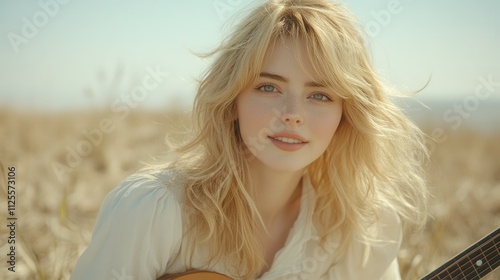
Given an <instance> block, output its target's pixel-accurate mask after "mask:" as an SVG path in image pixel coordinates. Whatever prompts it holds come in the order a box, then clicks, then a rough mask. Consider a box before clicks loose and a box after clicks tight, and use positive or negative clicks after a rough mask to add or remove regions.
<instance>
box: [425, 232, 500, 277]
mask: <svg viewBox="0 0 500 280" xmlns="http://www.w3.org/2000/svg"><path fill="white" fill-rule="evenodd" d="M499 265H500V228H498V229H496V230H495V231H493V232H492V233H490V234H488V235H487V236H486V237H484V238H483V239H481V240H479V241H478V242H477V243H475V244H474V245H472V246H470V247H469V248H467V249H466V250H464V251H463V252H461V253H460V254H458V255H457V256H455V257H454V258H453V259H451V260H449V261H448V262H446V263H445V264H443V265H442V266H440V267H439V268H438V269H436V270H435V271H433V272H432V273H430V274H428V275H426V276H425V277H424V278H422V280H438V279H450V280H451V279H466V280H472V279H481V278H482V277H484V276H486V275H487V274H488V273H490V272H492V271H493V270H495V268H497V267H498V266H499Z"/></svg>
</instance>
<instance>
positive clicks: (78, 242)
mask: <svg viewBox="0 0 500 280" xmlns="http://www.w3.org/2000/svg"><path fill="white" fill-rule="evenodd" d="M120 118H121V119H120ZM103 120H105V121H103ZM106 120H107V121H106ZM182 120H183V115H182V114H181V113H169V114H168V116H167V115H166V114H158V113H151V112H140V111H133V112H131V113H130V114H129V115H122V116H116V115H113V113H111V112H108V111H105V110H103V111H93V112H85V111H82V112H76V111H75V112H67V113H63V114H47V113H37V112H30V113H27V112H16V111H9V110H1V111H0V133H1V134H0V135H1V137H0V168H1V170H2V173H1V175H0V180H1V182H0V186H1V193H2V195H1V198H0V207H1V208H2V209H1V211H0V218H1V221H2V224H7V214H8V213H7V211H6V210H7V201H6V199H7V198H6V197H7V186H6V183H7V178H6V177H7V168H8V167H15V169H16V171H15V177H16V208H15V217H17V220H16V236H15V238H16V239H15V240H16V267H15V269H16V272H15V273H13V272H10V271H8V270H7V267H8V263H7V262H6V260H7V259H6V255H7V254H9V252H10V249H9V244H7V242H6V241H7V240H8V236H9V229H8V228H7V227H6V226H5V225H2V226H1V227H0V240H1V241H0V244H1V248H0V255H1V256H2V257H1V258H0V259H1V260H2V262H1V263H2V264H1V270H0V279H68V278H69V275H70V273H71V270H72V268H73V266H74V264H75V262H76V260H77V258H78V256H79V255H80V254H81V253H82V251H83V250H84V249H85V247H86V244H87V243H88V241H89V239H90V237H91V231H92V228H93V226H94V222H95V218H96V215H97V213H98V210H99V206H100V204H101V202H102V200H103V198H104V197H105V195H106V194H107V193H108V192H109V191H110V190H111V189H113V188H114V187H116V185H117V184H118V183H119V182H120V181H121V180H122V179H123V178H125V177H126V176H127V175H129V174H131V173H133V172H135V171H136V170H137V169H139V168H140V167H141V166H142V163H141V162H153V161H154V160H157V159H155V157H156V156H157V155H161V154H162V153H163V152H164V144H163V142H164V138H165V135H166V132H167V131H169V130H170V129H171V126H178V125H179V124H181V123H182ZM432 129H433V126H432V125H427V126H426V128H425V130H426V131H431V130H432ZM99 135H101V136H99ZM446 135H447V140H446V141H445V142H443V143H436V144H434V145H433V148H434V150H433V152H432V158H431V163H430V164H429V166H427V170H428V181H429V187H430V189H431V193H432V194H433V198H432V200H431V202H430V209H429V210H430V214H431V216H432V218H431V219H429V222H428V224H427V226H426V227H425V229H423V230H422V231H420V232H415V231H414V230H412V229H410V228H407V229H406V230H405V241H404V244H403V247H402V249H401V251H400V255H399V261H400V268H401V273H402V275H403V278H404V279H419V277H422V276H424V275H425V274H426V273H428V272H430V271H431V270H433V269H434V268H436V267H438V266H439V265H440V264H442V263H444V262H445V261H446V260H448V259H450V258H451V257H453V256H454V255H455V254H457V253H459V252H460V251H461V250H463V249H465V248H466V247H468V246H469V245H470V244H472V243H474V242H475V241H477V240H479V239H480V238H481V237H483V236H484V235H486V234H488V233H489V232H491V231H492V230H494V229H495V228H496V227H498V226H499V225H500V134H499V133H496V134H495V133H490V134H483V135H479V134H477V133H474V132H472V131H463V130H456V131H447V132H446ZM486 279H490V280H491V279H500V269H498V270H497V271H495V272H493V273H492V274H490V275H489V276H488V277H487V278H486Z"/></svg>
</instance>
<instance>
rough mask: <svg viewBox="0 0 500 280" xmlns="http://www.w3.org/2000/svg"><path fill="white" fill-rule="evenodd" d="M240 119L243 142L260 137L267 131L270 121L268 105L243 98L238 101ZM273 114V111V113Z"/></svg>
mask: <svg viewBox="0 0 500 280" xmlns="http://www.w3.org/2000/svg"><path fill="white" fill-rule="evenodd" d="M237 106H238V119H239V124H240V132H241V136H242V137H243V140H245V141H246V140H248V138H249V137H258V135H259V134H262V131H263V130H266V128H267V126H268V124H269V119H270V118H271V117H272V116H269V111H270V110H268V109H267V106H266V104H263V103H262V102H258V101H256V100H252V99H251V98H241V99H239V100H238V103H237ZM271 112H272V111H271Z"/></svg>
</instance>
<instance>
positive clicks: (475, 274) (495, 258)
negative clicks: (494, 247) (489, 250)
mask: <svg viewBox="0 0 500 280" xmlns="http://www.w3.org/2000/svg"><path fill="white" fill-rule="evenodd" d="M493 253H494V251H493ZM493 260H494V261H495V262H494V263H493V264H492V265H490V266H489V268H488V269H489V271H488V273H490V272H492V271H494V270H495V269H496V268H493V267H495V265H497V266H498V264H500V255H496V256H495V257H494V259H493ZM488 273H487V274H488ZM472 274H474V275H472ZM471 275H472V276H477V277H478V278H477V279H481V277H482V276H480V274H479V273H478V272H477V270H474V271H471V272H470V273H469V274H467V275H465V277H467V279H469V278H468V277H469V276H471ZM485 275H486V274H485ZM485 275H483V276H485ZM472 279H476V278H471V280H472Z"/></svg>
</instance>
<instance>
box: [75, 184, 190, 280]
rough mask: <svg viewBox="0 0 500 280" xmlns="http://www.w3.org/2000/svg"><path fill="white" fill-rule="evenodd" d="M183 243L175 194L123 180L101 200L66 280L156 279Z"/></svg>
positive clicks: (164, 270)
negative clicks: (89, 233) (91, 228)
mask: <svg viewBox="0 0 500 280" xmlns="http://www.w3.org/2000/svg"><path fill="white" fill-rule="evenodd" d="M181 240H182V215H181V210H180V206H179V203H178V200H177V199H176V196H175V193H173V191H171V190H169V189H167V187H166V186H165V185H164V184H162V183H160V182H158V181H152V180H151V179H149V178H148V179H145V178H142V179H132V180H131V179H128V180H125V181H123V182H122V183H121V184H120V185H119V186H118V187H117V188H116V189H114V190H113V191H112V192H110V193H109V194H108V196H107V197H106V198H105V200H104V202H103V204H102V206H101V209H100V211H99V214H98V217H97V221H96V225H95V227H94V231H93V233H92V239H91V241H90V243H89V245H88V247H87V249H86V250H85V251H84V252H83V254H82V255H81V256H80V259H79V260H78V261H77V263H76V266H75V268H74V270H73V272H72V275H71V278H70V279H72V280H80V279H105V280H119V279H157V278H158V277H160V276H161V275H163V274H165V273H166V272H167V268H168V264H169V261H172V259H173V258H174V257H175V256H176V255H177V253H178V251H179V249H180V244H181Z"/></svg>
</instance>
